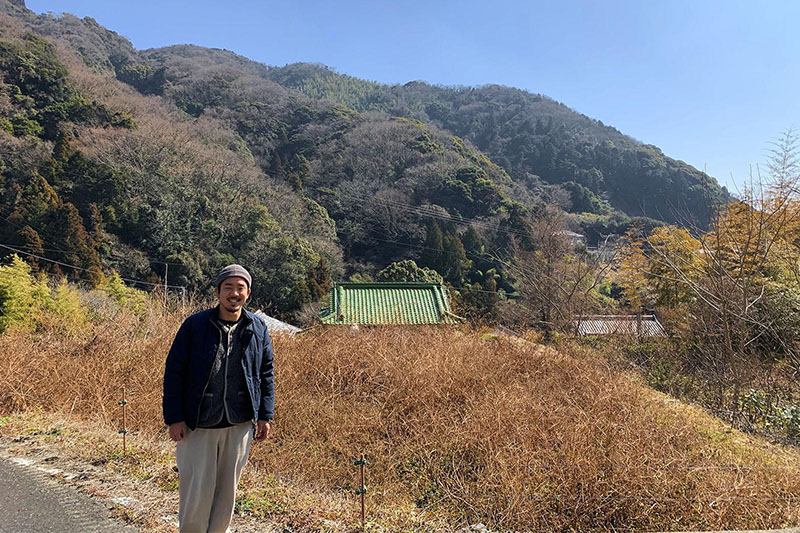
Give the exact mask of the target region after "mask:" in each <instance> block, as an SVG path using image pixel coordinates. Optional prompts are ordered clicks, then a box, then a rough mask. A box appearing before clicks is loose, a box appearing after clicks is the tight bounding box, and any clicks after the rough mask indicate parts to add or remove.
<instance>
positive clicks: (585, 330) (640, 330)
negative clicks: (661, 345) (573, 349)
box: [573, 315, 667, 337]
mask: <svg viewBox="0 0 800 533" xmlns="http://www.w3.org/2000/svg"><path fill="white" fill-rule="evenodd" d="M573 326H574V327H575V332H576V333H577V334H578V335H582V336H589V335H635V336H637V337H666V336H667V333H666V332H665V331H664V327H663V326H662V325H661V323H660V322H659V321H658V319H657V318H656V316H655V315H589V316H581V317H577V318H576V319H575V320H574V321H573Z"/></svg>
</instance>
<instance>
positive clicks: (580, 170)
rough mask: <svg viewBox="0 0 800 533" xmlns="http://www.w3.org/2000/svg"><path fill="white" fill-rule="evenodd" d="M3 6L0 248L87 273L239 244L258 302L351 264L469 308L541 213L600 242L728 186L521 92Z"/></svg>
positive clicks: (694, 207)
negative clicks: (166, 38)
mask: <svg viewBox="0 0 800 533" xmlns="http://www.w3.org/2000/svg"><path fill="white" fill-rule="evenodd" d="M0 13H3V14H2V16H0V30H2V35H0V70H2V75H3V80H2V85H0V157H1V158H2V163H3V166H2V167H1V168H0V172H2V178H3V179H2V182H0V194H1V195H2V197H3V201H2V206H0V211H2V212H0V215H2V217H3V218H4V220H5V223H4V224H3V225H2V226H0V238H1V239H2V241H0V243H2V244H4V245H6V246H8V247H10V248H8V249H5V251H6V252H9V253H10V252H12V251H17V252H18V253H27V254H32V255H28V256H26V257H27V259H30V260H32V261H34V262H35V264H36V266H37V267H39V268H41V269H44V270H48V271H55V272H63V273H64V274H66V275H68V276H70V277H72V278H73V279H84V280H87V281H88V282H90V283H95V284H96V283H98V282H100V281H102V279H103V278H104V277H105V276H107V275H108V273H109V272H110V271H111V270H112V269H113V270H115V271H117V272H119V273H120V274H121V275H122V277H123V278H126V279H128V280H139V285H140V286H141V282H142V281H144V282H146V283H151V284H153V285H156V284H161V283H163V282H164V281H165V279H164V276H165V275H166V274H167V273H168V279H167V280H166V281H168V282H169V284H170V285H174V286H176V287H187V288H188V289H189V290H198V291H201V292H204V291H208V290H209V288H208V280H209V279H210V278H211V275H212V273H213V272H214V271H215V270H217V269H218V268H220V267H221V266H222V265H224V264H226V263H229V262H233V261H237V262H241V263H244V264H247V265H249V266H250V267H251V268H252V271H253V274H254V279H255V283H254V286H255V293H254V298H255V300H256V303H257V304H258V305H260V306H263V307H265V308H266V309H267V310H268V311H270V312H272V313H274V314H277V315H279V316H283V317H292V316H294V317H295V318H297V317H299V315H300V314H301V311H302V310H303V309H305V308H308V307H309V306H310V305H312V304H313V303H314V302H316V301H318V300H319V298H320V297H321V296H322V295H323V294H324V293H325V291H326V290H327V288H328V287H329V286H330V283H331V281H332V280H333V279H344V278H350V277H353V278H354V279H370V278H375V277H377V278H378V279H388V278H387V276H388V277H389V278H391V277H392V276H395V277H396V276H400V277H403V278H406V279H407V278H414V277H415V276H417V277H418V276H427V275H429V273H427V272H425V271H423V270H421V269H420V268H419V267H428V268H431V269H433V270H435V271H436V272H437V273H438V275H440V276H442V277H443V278H444V280H445V281H447V282H448V283H449V284H450V285H451V286H452V287H454V288H455V289H456V291H457V295H458V298H459V306H460V307H459V311H460V312H462V313H464V314H468V315H471V316H473V315H474V316H479V317H490V318H491V317H492V316H494V313H495V306H496V305H497V304H498V303H499V302H502V301H504V300H505V299H506V298H507V297H513V296H514V295H515V294H516V291H517V289H518V285H519V283H520V280H519V276H518V275H515V274H514V273H513V269H511V268H510V265H512V264H513V263H514V260H515V257H517V256H518V255H519V254H520V253H525V251H526V250H527V251H529V252H530V251H534V250H535V249H536V247H537V244H536V238H535V235H533V234H532V227H533V225H535V221H536V220H537V219H539V218H541V217H542V216H545V215H547V216H550V215H552V214H553V213H561V209H566V210H567V211H571V212H572V213H575V214H576V215H575V216H573V217H572V218H563V217H561V218H558V217H556V218H558V220H559V221H560V222H559V223H558V227H555V226H554V228H555V229H553V231H554V232H559V231H562V230H564V229H569V228H572V229H580V224H583V229H584V231H586V232H587V233H589V235H590V238H595V239H596V238H597V237H598V236H599V235H600V234H602V233H605V234H607V233H610V232H622V231H625V229H626V228H627V227H628V225H629V224H630V223H631V219H630V217H629V215H633V216H637V215H647V216H648V217H651V218H653V219H659V220H666V221H674V220H677V219H678V218H682V219H684V220H687V221H691V220H694V221H696V222H698V223H699V225H703V224H705V222H706V220H707V216H706V211H705V208H706V207H707V206H708V205H711V204H713V203H715V202H718V201H721V200H724V199H726V198H727V193H726V192H725V191H724V190H723V189H720V188H719V187H718V185H717V184H716V183H715V182H714V181H713V180H711V179H709V178H707V177H705V176H703V175H702V174H701V173H699V172H698V171H696V170H695V169H693V168H691V167H689V166H687V165H684V164H682V163H680V162H676V161H674V160H671V159H669V158H667V157H665V156H664V155H663V154H661V152H660V151H659V150H658V149H657V148H655V147H652V146H643V145H641V144H639V143H636V142H635V141H633V140H632V139H630V138H628V137H625V136H624V135H622V134H621V133H619V132H618V131H616V130H614V129H613V128H609V127H606V126H603V125H602V123H599V122H596V121H593V120H591V119H589V118H587V117H584V116H582V115H579V114H577V113H575V112H573V111H572V110H570V109H568V108H567V107H565V106H563V105H561V104H557V103H556V102H554V101H552V100H550V99H548V98H546V97H543V96H539V95H532V94H529V93H526V92H523V91H519V90H516V89H509V88H504V87H494V86H490V87H482V88H474V89H472V88H471V89H447V88H442V87H435V86H430V85H427V84H424V83H411V84H406V85H405V86H393V87H389V86H383V85H378V84H374V83H370V82H365V81H362V80H357V79H355V78H351V77H347V76H342V75H339V74H335V73H333V72H331V71H330V70H328V69H327V68H324V67H317V66H311V65H291V66H288V67H284V68H273V67H267V66H265V65H261V64H259V63H255V62H253V61H250V60H248V59H246V58H243V57H241V56H237V55H236V54H233V53H231V52H227V51H223V50H216V49H207V48H201V47H197V46H191V45H181V46H172V47H168V48H163V49H154V50H145V51H137V50H135V49H134V48H133V47H132V46H131V44H130V43H129V42H128V41H127V40H125V39H124V38H122V37H120V36H119V35H117V34H116V33H114V32H113V31H110V30H107V29H105V28H103V27H101V26H100V25H98V24H97V23H96V22H95V21H94V20H92V19H91V18H85V19H78V18H76V17H74V16H71V15H63V16H59V17H55V16H52V15H47V14H45V15H36V14H34V13H33V12H31V11H29V10H27V9H26V8H25V7H24V4H23V3H22V2H21V1H19V0H17V1H11V0H0ZM551 218H552V217H551ZM553 220H555V219H553ZM642 222H643V223H644V224H645V225H650V226H652V225H653V224H655V223H657V222H656V221H655V220H643V221H642ZM553 234H554V233H553V232H551V233H549V234H541V235H540V237H542V238H545V239H550V238H551V237H552V235H553ZM408 260H413V261H415V263H412V262H409V261H408ZM54 261H57V262H58V263H60V264H58V263H56V262H54ZM393 263H395V264H393ZM387 267H391V268H388V270H384V269H386V268H387ZM308 311H309V312H308V313H306V316H310V315H311V314H313V313H311V311H312V309H308Z"/></svg>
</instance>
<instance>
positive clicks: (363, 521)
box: [353, 453, 367, 531]
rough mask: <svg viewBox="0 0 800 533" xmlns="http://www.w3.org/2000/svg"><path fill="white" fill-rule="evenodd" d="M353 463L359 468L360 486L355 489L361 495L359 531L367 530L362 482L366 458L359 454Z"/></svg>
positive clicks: (364, 492)
mask: <svg viewBox="0 0 800 533" xmlns="http://www.w3.org/2000/svg"><path fill="white" fill-rule="evenodd" d="M353 464H354V465H355V466H357V467H359V469H360V470H361V488H358V489H356V494H358V495H359V496H361V531H366V530H367V521H366V513H365V508H364V496H365V495H366V494H367V487H366V485H365V484H364V466H366V464H367V459H366V458H365V457H364V454H363V453H362V454H361V458H360V459H356V460H355V461H353Z"/></svg>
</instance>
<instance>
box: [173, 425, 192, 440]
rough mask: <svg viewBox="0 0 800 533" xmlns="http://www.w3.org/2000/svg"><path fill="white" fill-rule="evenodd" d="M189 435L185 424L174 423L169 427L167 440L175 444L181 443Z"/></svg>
mask: <svg viewBox="0 0 800 533" xmlns="http://www.w3.org/2000/svg"><path fill="white" fill-rule="evenodd" d="M188 434H189V427H188V426H187V425H186V422H175V423H174V424H170V425H169V438H171V439H172V440H174V441H175V442H179V441H182V440H183V439H185V438H186V435H188Z"/></svg>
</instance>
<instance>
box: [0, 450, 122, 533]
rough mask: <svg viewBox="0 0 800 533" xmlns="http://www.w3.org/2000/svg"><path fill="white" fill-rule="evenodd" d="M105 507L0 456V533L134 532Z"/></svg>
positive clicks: (43, 474)
mask: <svg viewBox="0 0 800 533" xmlns="http://www.w3.org/2000/svg"><path fill="white" fill-rule="evenodd" d="M135 531H136V530H135V529H133V528H131V527H130V526H127V525H125V524H123V523H122V522H119V521H117V520H115V519H113V518H111V517H110V515H109V512H108V509H106V507H105V506H103V505H102V504H101V503H99V502H97V501H94V500H92V499H91V498H90V497H89V496H86V495H85V494H82V493H80V492H78V491H77V490H75V489H74V488H72V487H69V486H67V485H64V484H62V483H59V482H58V481H56V480H54V479H51V478H50V477H49V476H48V475H47V474H45V473H43V472H40V471H38V470H36V469H34V468H31V467H27V466H21V465H18V464H14V463H12V462H10V461H9V460H8V459H4V458H0V533H51V532H52V533H72V532H75V533H111V532H118V533H133V532H135Z"/></svg>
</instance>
